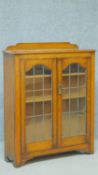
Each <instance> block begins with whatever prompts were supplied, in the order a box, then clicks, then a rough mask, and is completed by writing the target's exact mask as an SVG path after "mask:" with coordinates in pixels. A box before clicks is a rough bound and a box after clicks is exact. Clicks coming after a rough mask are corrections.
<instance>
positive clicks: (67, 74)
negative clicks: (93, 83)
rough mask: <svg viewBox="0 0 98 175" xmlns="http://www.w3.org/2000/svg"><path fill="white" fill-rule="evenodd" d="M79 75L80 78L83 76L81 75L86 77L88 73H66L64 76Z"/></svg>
mask: <svg viewBox="0 0 98 175" xmlns="http://www.w3.org/2000/svg"><path fill="white" fill-rule="evenodd" d="M77 75H79V76H81V75H86V73H84V72H81V73H70V74H69V73H65V74H63V76H65V77H66V76H77Z"/></svg>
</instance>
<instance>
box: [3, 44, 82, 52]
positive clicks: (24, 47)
mask: <svg viewBox="0 0 98 175" xmlns="http://www.w3.org/2000/svg"><path fill="white" fill-rule="evenodd" d="M73 51H74V52H77V51H79V47H78V45H76V44H71V43H69V42H51V43H18V44H16V45H11V46H8V47H7V48H6V50H5V51H4V53H9V54H33V53H34V54H35V53H64V52H73Z"/></svg>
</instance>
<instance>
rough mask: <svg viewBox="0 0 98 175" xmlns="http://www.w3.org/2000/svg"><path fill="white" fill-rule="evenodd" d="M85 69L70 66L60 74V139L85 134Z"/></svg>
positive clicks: (74, 65) (79, 66)
mask: <svg viewBox="0 0 98 175" xmlns="http://www.w3.org/2000/svg"><path fill="white" fill-rule="evenodd" d="M86 78H87V69H86V68H84V67H82V66H81V65H80V64H70V65H69V66H67V67H66V68H65V69H64V70H63V72H62V85H63V87H62V120H63V122H62V137H63V138H66V137H71V136H78V135H85V134H86V89H87V87H86V86H87V85H86Z"/></svg>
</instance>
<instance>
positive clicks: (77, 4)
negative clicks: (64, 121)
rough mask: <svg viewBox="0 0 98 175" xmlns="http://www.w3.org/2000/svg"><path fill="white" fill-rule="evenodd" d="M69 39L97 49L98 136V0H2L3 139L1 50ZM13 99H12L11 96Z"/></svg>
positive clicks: (97, 129)
mask: <svg viewBox="0 0 98 175" xmlns="http://www.w3.org/2000/svg"><path fill="white" fill-rule="evenodd" d="M44 41H45V42H46V41H47V42H48V41H69V42H73V43H76V44H78V45H79V46H80V48H81V49H82V48H87V49H88V48H93V49H95V50H96V72H95V80H96V87H95V93H96V96H95V97H96V100H95V135H96V137H97V136H98V134H97V133H98V117H97V113H98V107H97V105H98V102H97V100H98V93H97V91H98V68H97V67H98V61H97V59H98V54H97V50H98V0H0V140H2V139H3V58H2V50H3V49H4V48H6V46H8V45H10V44H15V43H17V42H44ZM9 100H10V99H9Z"/></svg>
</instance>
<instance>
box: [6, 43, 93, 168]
mask: <svg viewBox="0 0 98 175" xmlns="http://www.w3.org/2000/svg"><path fill="white" fill-rule="evenodd" d="M13 54H14V55H13ZM94 57H95V55H94V50H80V49H79V48H78V46H77V45H75V44H70V43H24V44H23V43H22V44H16V45H15V46H9V47H7V49H6V50H5V52H4V118H5V157H6V158H8V159H11V160H12V161H13V162H14V165H15V166H20V165H22V164H23V163H25V162H26V161H27V160H29V159H31V158H33V157H38V156H40V155H48V154H56V153H60V152H66V151H72V150H83V151H84V152H88V153H93V151H94ZM73 63H77V64H80V65H81V66H83V67H84V68H86V69H87V70H88V77H87V98H86V104H87V113H86V134H85V135H78V134H77V135H76V136H73V137H72V136H70V137H67V138H62V127H64V126H62V99H67V98H68V94H65V95H64V96H62V94H59V93H58V85H60V84H62V75H63V77H65V82H66V83H65V84H67V80H66V78H67V77H68V76H69V75H68V74H62V70H63V69H64V68H65V67H67V66H68V65H70V64H73ZM38 64H42V65H45V66H47V67H48V68H49V69H50V70H51V71H52V86H53V87H52V89H53V91H52V98H51V96H50V95H47V96H46V97H45V99H43V98H42V96H39V95H36V97H35V99H34V98H32V97H31V96H30V95H29V96H28V95H27V92H26V90H27V91H29V90H30V88H31V86H32V84H30V81H32V79H33V76H27V75H26V76H25V72H26V71H28V70H30V69H31V68H32V67H34V66H35V65H38ZM71 76H72V77H73V78H74V79H75V77H76V76H77V73H71ZM79 76H80V77H83V76H85V74H84V73H80V74H79ZM34 78H36V79H39V78H43V76H42V75H35V77H34ZM45 78H48V80H47V82H48V83H49V81H50V80H49V79H50V76H49V75H45ZM26 82H28V83H27V88H26V89H25V84H26ZM73 84H75V81H73ZM37 86H38V85H37ZM47 87H48V85H47ZM31 94H32V91H31ZM77 97H79V98H82V97H85V92H83V89H82V90H81V94H80V95H78V94H77V92H75V91H74V92H73V93H72V94H71V98H72V99H75V98H77ZM51 100H52V109H53V116H52V122H53V124H52V139H50V140H49V139H48V140H45V141H37V142H32V143H26V139H25V137H26V130H25V129H26V126H27V127H28V128H31V130H30V134H29V139H30V140H31V141H32V127H33V125H32V124H31V122H30V120H31V119H32V115H31V112H30V111H32V109H31V106H30V103H31V102H36V103H40V102H42V101H45V102H48V103H50V101H51ZM26 105H29V107H28V109H27V108H26ZM39 107H40V106H39ZM73 108H74V105H73ZM26 110H28V113H27V114H28V115H27V116H26ZM38 110H39V111H40V109H38ZM46 110H47V108H46ZM25 117H27V119H26V118H25ZM64 122H65V123H66V121H64ZM46 123H47V133H48V132H49V129H48V128H49V118H47V121H46ZM72 123H73V126H72V129H73V131H75V130H76V129H75V127H76V123H77V119H76V116H74V117H73V122H72ZM83 123H85V121H84V120H83V118H81V126H83ZM39 124H40V122H39ZM63 129H64V132H65V131H66V128H63ZM83 129H84V128H83V127H82V130H81V133H83V132H84V131H83ZM82 131H83V132H82ZM47 133H45V134H46V136H47V137H48V135H47ZM73 143H74V144H73Z"/></svg>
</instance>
